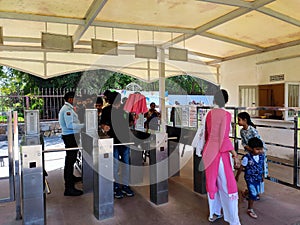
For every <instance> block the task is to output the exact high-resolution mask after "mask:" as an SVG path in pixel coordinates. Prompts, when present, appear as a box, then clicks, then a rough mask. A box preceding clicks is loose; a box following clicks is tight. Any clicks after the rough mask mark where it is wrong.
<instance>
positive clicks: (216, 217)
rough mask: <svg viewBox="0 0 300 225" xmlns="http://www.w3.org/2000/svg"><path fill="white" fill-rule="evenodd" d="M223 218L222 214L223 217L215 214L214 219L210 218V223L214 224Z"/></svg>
mask: <svg viewBox="0 0 300 225" xmlns="http://www.w3.org/2000/svg"><path fill="white" fill-rule="evenodd" d="M222 217H223V215H222V214H221V215H217V214H214V215H213V217H212V218H210V217H208V221H209V222H212V223H213V222H215V221H216V220H218V219H221V218H222Z"/></svg>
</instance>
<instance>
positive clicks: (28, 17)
mask: <svg viewBox="0 0 300 225" xmlns="http://www.w3.org/2000/svg"><path fill="white" fill-rule="evenodd" d="M0 19H12V20H25V21H34V22H43V23H63V24H72V25H81V26H83V25H85V21H86V20H85V19H74V18H65V17H55V16H42V15H32V14H25V13H10V12H0ZM91 26H95V27H107V28H120V29H128V30H145V31H156V32H170V33H187V34H189V33H190V34H191V33H194V29H190V28H178V27H164V26H154V25H139V24H128V23H118V22H107V21H93V22H92V24H91Z"/></svg>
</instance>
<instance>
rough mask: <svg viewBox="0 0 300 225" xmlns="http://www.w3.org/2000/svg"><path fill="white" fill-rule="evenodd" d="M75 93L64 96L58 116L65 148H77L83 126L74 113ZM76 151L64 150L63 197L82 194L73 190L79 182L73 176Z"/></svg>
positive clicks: (77, 178)
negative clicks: (63, 102)
mask: <svg viewBox="0 0 300 225" xmlns="http://www.w3.org/2000/svg"><path fill="white" fill-rule="evenodd" d="M74 96H75V92H67V93H66V94H65V96H64V100H65V104H64V105H63V107H62V108H61V109H60V111H59V114H58V119H59V124H60V127H61V129H62V139H63V141H64V143H65V148H76V147H78V144H77V141H79V140H80V131H81V129H82V128H83V126H84V124H81V123H80V121H79V119H78V115H77V114H76V112H75V111H74V107H73V101H74ZM77 153H78V150H66V158H65V168H64V179H65V192H64V195H65V196H79V195H82V194H83V192H82V191H81V190H78V189H76V188H75V182H77V181H79V180H80V178H79V177H75V176H74V174H73V172H74V171H73V170H74V164H75V162H76V159H77Z"/></svg>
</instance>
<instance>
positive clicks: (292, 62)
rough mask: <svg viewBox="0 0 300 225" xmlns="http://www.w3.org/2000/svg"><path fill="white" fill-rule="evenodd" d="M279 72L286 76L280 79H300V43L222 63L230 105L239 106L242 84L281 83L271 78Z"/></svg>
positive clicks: (221, 81)
mask: <svg viewBox="0 0 300 225" xmlns="http://www.w3.org/2000/svg"><path fill="white" fill-rule="evenodd" d="M270 61H272V62H270ZM278 74H284V78H285V79H284V81H281V82H280V83H283V82H288V81H290V82H292V81H293V82H300V45H298V46H294V47H289V48H284V49H280V50H276V51H272V52H266V53H261V54H257V55H253V56H248V57H244V58H240V59H235V60H230V61H226V62H224V63H222V64H221V67H220V85H221V88H224V89H226V90H228V92H229V102H228V106H238V103H239V92H238V91H239V86H241V85H260V84H275V83H279V82H272V83H270V81H269V80H270V76H271V75H278Z"/></svg>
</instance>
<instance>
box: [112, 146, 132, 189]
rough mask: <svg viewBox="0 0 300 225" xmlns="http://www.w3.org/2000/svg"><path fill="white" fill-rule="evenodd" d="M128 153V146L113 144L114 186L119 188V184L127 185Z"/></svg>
mask: <svg viewBox="0 0 300 225" xmlns="http://www.w3.org/2000/svg"><path fill="white" fill-rule="evenodd" d="M129 154H130V149H129V147H127V146H125V145H118V146H114V178H115V183H114V187H115V188H119V187H120V184H123V185H129V157H130V155H129ZM120 162H121V163H120Z"/></svg>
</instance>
